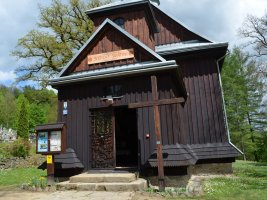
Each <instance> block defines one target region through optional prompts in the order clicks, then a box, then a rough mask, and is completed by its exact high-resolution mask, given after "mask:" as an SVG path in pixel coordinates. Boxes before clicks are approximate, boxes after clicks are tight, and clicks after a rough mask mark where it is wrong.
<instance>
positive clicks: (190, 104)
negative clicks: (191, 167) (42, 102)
mask: <svg viewBox="0 0 267 200" xmlns="http://www.w3.org/2000/svg"><path fill="white" fill-rule="evenodd" d="M177 63H178V64H179V65H180V66H181V68H182V74H183V79H184V82H185V86H186V89H187V91H188V93H189V96H188V98H187V100H186V102H185V104H184V105H181V104H178V105H163V106H160V120H161V131H162V142H163V145H168V144H176V143H179V144H205V143H221V142H227V141H228V139H227V134H226V130H225V124H224V118H223V108H222V100H221V93H220V87H219V80H218V74H217V68H216V65H215V60H213V59H210V58H205V57H201V58H194V59H191V58H190V59H187V60H177ZM114 84H120V85H122V86H123V87H122V88H123V96H124V97H123V98H122V99H121V100H117V101H116V105H117V106H119V105H121V106H127V105H128V104H129V103H134V102H141V101H148V100H152V97H151V84H150V77H149V76H146V75H143V76H142V77H138V76H136V77H131V78H127V79H125V78H120V79H112V80H105V81H98V82H88V83H84V84H76V85H71V86H67V85H66V86H64V87H61V88H59V121H65V122H66V123H67V129H68V138H67V139H68V147H71V148H73V149H74V150H75V152H76V153H77V155H78V157H79V159H81V161H82V163H83V164H84V165H85V168H86V169H88V167H89V166H90V113H89V110H90V108H97V107H104V106H105V104H104V103H103V102H102V101H101V97H103V96H104V90H103V88H104V86H108V85H114ZM176 85H177V80H175V79H174V78H173V76H171V75H170V73H164V74H160V75H158V89H159V98H160V99H165V98H174V97H178V96H180V95H179V91H177V89H176V88H177V87H176ZM64 101H67V102H68V115H67V116H62V106H63V102H64ZM137 116H138V119H137V124H138V139H139V145H140V152H141V154H140V160H141V164H142V165H144V164H145V163H146V162H147V160H148V158H149V156H150V155H151V154H152V153H153V151H154V149H155V146H156V145H155V144H156V139H155V135H154V121H153V109H152V108H149V107H146V108H138V109H137ZM146 134H150V136H151V137H150V139H146Z"/></svg>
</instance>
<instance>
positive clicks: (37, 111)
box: [29, 104, 46, 133]
mask: <svg viewBox="0 0 267 200" xmlns="http://www.w3.org/2000/svg"><path fill="white" fill-rule="evenodd" d="M29 115H30V117H29V119H30V120H29V130H30V133H35V127H36V125H39V124H44V123H45V122H46V118H45V110H44V108H43V106H41V105H37V104H31V105H30V110H29Z"/></svg>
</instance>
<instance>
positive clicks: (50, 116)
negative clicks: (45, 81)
mask: <svg viewBox="0 0 267 200" xmlns="http://www.w3.org/2000/svg"><path fill="white" fill-rule="evenodd" d="M22 102H25V107H26V108H25V109H26V111H23V112H21V106H22ZM0 108H1V109H0V126H1V127H5V128H12V129H14V130H18V129H19V127H20V129H21V126H18V123H19V119H20V116H21V114H25V115H27V116H26V117H28V121H29V127H28V128H29V132H30V133H34V129H35V126H36V125H38V124H43V123H53V122H56V120H57V95H56V94H55V93H54V92H53V91H51V90H48V89H41V90H39V89H35V88H33V87H30V86H26V87H25V88H23V89H18V88H12V87H6V86H1V85H0ZM24 117H25V116H24ZM20 123H21V122H20ZM23 125H26V124H23ZM19 132H21V130H19Z"/></svg>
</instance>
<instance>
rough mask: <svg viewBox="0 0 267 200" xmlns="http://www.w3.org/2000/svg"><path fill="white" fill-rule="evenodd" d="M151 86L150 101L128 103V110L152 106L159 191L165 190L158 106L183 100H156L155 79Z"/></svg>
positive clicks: (154, 78) (182, 100)
mask: <svg viewBox="0 0 267 200" xmlns="http://www.w3.org/2000/svg"><path fill="white" fill-rule="evenodd" d="M151 86H152V97H153V100H152V101H147V102H140V103H130V104H129V106H128V107H129V108H141V107H150V106H153V111H154V127H155V133H156V140H157V141H156V144H157V162H158V180H159V191H164V190H165V179H164V166H163V156H162V140H161V130H160V116H159V106H160V105H167V104H176V103H183V102H184V101H185V100H184V98H172V99H162V100H159V98H158V86H157V77H156V76H154V75H153V76H151Z"/></svg>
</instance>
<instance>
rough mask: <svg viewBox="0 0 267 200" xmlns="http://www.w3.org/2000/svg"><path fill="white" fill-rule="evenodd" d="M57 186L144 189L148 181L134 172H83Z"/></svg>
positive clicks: (110, 189) (59, 188)
mask: <svg viewBox="0 0 267 200" xmlns="http://www.w3.org/2000/svg"><path fill="white" fill-rule="evenodd" d="M56 187H57V189H58V190H77V191H142V190H144V189H146V188H147V181H146V180H145V179H141V178H137V177H136V175H135V174H134V173H83V174H80V175H77V176H72V177H70V180H69V181H65V182H61V183H58V184H57V185H56Z"/></svg>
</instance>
